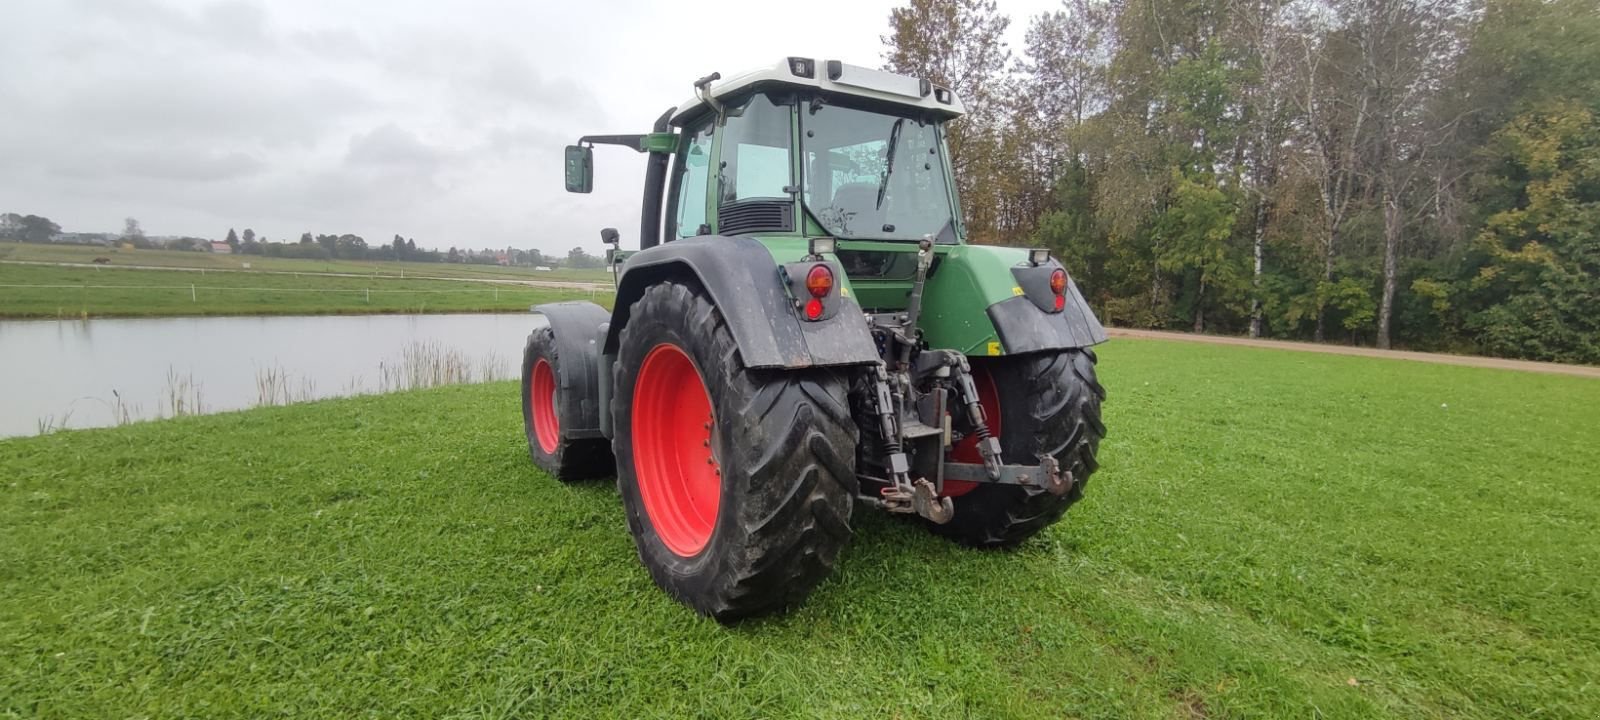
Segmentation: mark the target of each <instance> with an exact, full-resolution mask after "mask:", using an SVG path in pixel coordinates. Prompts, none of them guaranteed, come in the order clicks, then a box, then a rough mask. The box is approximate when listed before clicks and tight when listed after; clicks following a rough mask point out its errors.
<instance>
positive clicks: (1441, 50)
mask: <svg viewBox="0 0 1600 720" xmlns="http://www.w3.org/2000/svg"><path fill="white" fill-rule="evenodd" d="M1352 1H1353V2H1354V8H1353V10H1352V12H1351V15H1352V18H1351V25H1350V28H1349V32H1350V33H1351V34H1352V35H1353V36H1354V42H1355V45H1356V48H1357V49H1358V50H1359V56H1358V62H1357V65H1356V68H1355V71H1354V72H1355V75H1356V77H1357V78H1358V80H1359V82H1360V84H1361V89H1362V92H1363V109H1364V110H1365V111H1366V112H1367V113H1368V115H1369V120H1368V124H1369V125H1370V127H1371V129H1372V135H1371V148H1370V152H1371V157H1372V161H1371V163H1372V164H1371V169H1370V181H1371V182H1372V183H1373V184H1374V185H1375V187H1376V193H1377V195H1378V197H1379V202H1380V204H1381V208H1382V213H1383V291H1382V300H1381V301H1380V304H1379V306H1378V338H1377V345H1378V347H1380V348H1388V347H1389V345H1390V321H1391V319H1392V318H1393V315H1394V296H1395V289H1396V285H1397V281H1398V277H1399V250H1400V242H1401V234H1402V233H1403V232H1404V229H1405V226H1406V223H1407V221H1408V220H1409V219H1410V216H1409V215H1408V213H1407V210H1406V207H1405V205H1406V202H1407V200H1408V197H1407V196H1408V195H1409V194H1411V193H1412V192H1413V191H1414V190H1416V188H1415V183H1416V182H1417V181H1418V180H1420V179H1423V178H1426V177H1428V176H1429V172H1428V163H1429V162H1430V161H1431V160H1433V159H1434V158H1433V151H1434V150H1436V149H1437V148H1438V147H1439V146H1441V145H1443V144H1444V142H1445V138H1446V136H1447V133H1448V132H1449V131H1450V130H1451V129H1452V128H1453V127H1454V126H1455V125H1456V123H1457V122H1458V118H1457V119H1446V118H1439V117H1436V116H1434V115H1433V114H1432V113H1431V112H1430V110H1432V109H1434V106H1435V99H1436V97H1437V96H1438V94H1439V93H1440V92H1442V90H1443V89H1444V87H1445V86H1446V82H1447V78H1448V77H1449V75H1450V74H1451V73H1453V72H1454V70H1455V68H1456V66H1457V60H1458V56H1459V51H1460V47H1461V45H1460V42H1459V35H1458V29H1459V28H1458V25H1459V23H1460V22H1461V20H1462V18H1463V15H1464V13H1465V8H1464V6H1463V4H1462V2H1461V0H1352ZM1428 204H1430V203H1428V202H1424V203H1422V207H1426V206H1427V205H1428Z"/></svg>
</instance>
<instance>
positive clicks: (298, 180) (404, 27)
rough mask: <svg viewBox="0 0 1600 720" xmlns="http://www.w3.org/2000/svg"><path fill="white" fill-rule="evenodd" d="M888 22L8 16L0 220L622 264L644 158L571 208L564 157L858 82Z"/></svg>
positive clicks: (622, 8) (348, 3) (633, 6)
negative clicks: (615, 242) (760, 102)
mask: <svg viewBox="0 0 1600 720" xmlns="http://www.w3.org/2000/svg"><path fill="white" fill-rule="evenodd" d="M1011 4H1012V3H1003V9H1005V7H1004V6H1005V5H1011ZM1050 4H1051V3H1050V2H1046V0H1023V2H1022V4H1020V5H1018V6H1017V7H1015V8H1012V9H1010V10H1009V11H1010V12H1012V13H1013V15H1014V16H1015V17H1016V18H1017V19H1016V20H1014V23H1015V24H1016V25H1017V26H1018V28H1020V26H1021V25H1022V24H1023V23H1024V22H1025V20H1024V19H1023V16H1025V15H1026V14H1027V13H1032V12H1036V11H1038V10H1040V9H1044V8H1047V7H1049V6H1050ZM891 5H892V3H889V2H885V1H883V0H873V1H871V2H852V1H850V0H818V1H816V2H812V3H808V4H806V5H805V6H804V7H797V6H795V5H793V4H790V3H784V4H777V3H750V2H735V1H733V0H713V1H711V2H703V3H698V4H694V5H683V4H672V3H650V2H643V1H641V0H593V1H591V2H586V3H548V2H531V3H530V2H493V1H491V0H462V1H458V2H452V3H439V2H436V1H435V0H395V1H392V2H384V3H372V2H369V1H368V0H274V1H273V2H270V3H267V2H264V1H262V2H252V1H250V0H223V1H220V2H205V1H201V0H192V1H191V0H7V1H6V3H5V9H4V11H0V16H3V22H0V24H3V25H4V26H5V27H6V28H7V40H6V42H5V43H0V108H4V111H3V112H0V164H3V166H4V167H5V168H6V171H5V172H3V173H0V211H16V212H31V213H39V214H44V215H48V216H50V217H52V218H53V219H55V220H56V221H57V222H60V223H61V224H62V225H63V226H65V227H67V228H68V229H72V230H111V229H115V228H117V227H120V225H121V222H122V218H124V217H128V216H134V217H138V218H139V219H140V220H141V221H142V222H143V224H144V226H145V228H146V231H147V232H149V233H151V234H192V235H200V236H206V237H220V236H221V235H222V234H223V233H225V232H226V231H227V228H229V227H240V228H242V227H246V226H249V227H253V228H254V229H256V231H257V232H258V233H262V234H265V235H266V236H268V237H273V238H291V237H297V236H298V235H299V234H300V233H301V232H303V231H312V232H355V233H357V234H360V235H363V236H365V237H367V238H368V239H369V240H371V239H378V240H381V239H383V238H388V237H391V236H393V235H394V234H395V233H400V234H403V235H406V236H409V237H415V238H416V239H417V241H418V243H419V244H422V245H426V246H431V247H441V248H442V247H447V246H450V245H457V246H470V247H490V246H496V247H498V246H506V245H512V246H517V247H537V248H539V249H541V250H544V251H547V252H565V250H566V249H567V248H570V247H572V246H573V245H580V244H581V245H584V246H586V247H588V248H590V249H591V251H594V250H598V248H599V239H598V238H599V236H598V230H599V228H600V227H602V226H615V227H618V228H620V229H622V230H623V237H624V238H625V240H624V242H625V243H627V242H628V241H636V234H637V232H638V224H639V220H638V204H639V197H638V193H639V189H640V187H641V184H642V180H643V177H642V176H643V167H644V162H643V158H642V156H640V155H638V154H635V153H630V152H628V151H626V150H622V149H617V148H602V149H601V150H600V151H599V152H597V154H596V164H597V168H596V190H595V192H594V193H593V194H591V195H568V194H566V193H564V192H563V190H562V185H561V178H560V173H561V148H562V146H564V145H565V144H566V143H568V142H571V141H573V140H575V139H576V138H577V136H579V135H581V134H585V133H615V132H640V131H644V130H648V128H649V124H650V123H651V121H653V120H654V119H655V117H656V116H657V115H659V114H660V113H661V111H662V110H665V109H666V108H667V107H668V106H670V105H672V104H673V103H675V102H678V101H680V100H683V99H685V98H687V97H688V96H689V94H690V89H689V83H690V82H691V81H692V80H693V79H694V78H697V77H699V76H701V75H704V74H706V73H709V72H712V71H714V70H715V71H721V72H723V73H724V74H725V75H726V74H730V73H733V72H736V71H738V70H740V69H743V68H747V67H752V66H756V65H763V64H767V63H770V62H773V61H774V60H776V59H777V58H779V57H782V56H785V55H791V54H808V55H814V56H817V57H827V58H838V59H843V60H846V61H847V62H855V63H859V64H877V63H878V62H880V57H881V52H882V46H881V44H880V42H879V36H880V35H882V34H883V32H884V31H885V29H886V27H887V17H888V12H889V7H890V6H891ZM1014 34H1015V35H1016V37H1017V39H1020V29H1019V30H1017V32H1015V33H1014Z"/></svg>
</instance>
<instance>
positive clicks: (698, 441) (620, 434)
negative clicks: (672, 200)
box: [612, 282, 857, 622]
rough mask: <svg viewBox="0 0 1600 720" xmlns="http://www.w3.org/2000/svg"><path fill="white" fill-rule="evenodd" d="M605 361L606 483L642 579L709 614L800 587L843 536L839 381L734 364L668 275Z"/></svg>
mask: <svg viewBox="0 0 1600 720" xmlns="http://www.w3.org/2000/svg"><path fill="white" fill-rule="evenodd" d="M615 372H616V382H615V384H614V387H616V390H617V392H616V396H615V397H614V398H613V400H612V403H613V404H612V417H614V418H615V419H616V425H615V429H616V433H615V436H614V437H613V438H612V449H613V452H614V453H615V455H616V458H617V487H618V490H619V491H620V492H621V494H622V500H623V506H624V509H625V514H626V515H627V520H628V527H629V529H630V530H631V531H632V532H633V538H634V543H635V545H636V546H637V548H638V551H639V559H640V560H641V561H642V562H643V563H644V565H645V567H646V568H647V569H648V570H649V571H650V576H651V578H653V579H654V580H655V582H656V584H657V585H660V586H661V587H662V589H664V590H666V591H667V592H668V593H670V594H671V595H672V596H673V597H676V598H677V599H679V600H681V601H682V602H684V603H685V604H687V605H689V606H690V607H692V608H694V609H695V610H696V611H698V612H700V613H702V614H704V615H709V616H711V617H714V618H716V619H717V620H719V621H722V622H731V621H734V620H738V619H740V618H745V617H749V616H752V615H759V614H763V613H767V612H771V611H775V610H778V609H781V608H784V607H787V606H790V605H793V604H796V603H798V602H799V601H800V600H802V599H803V598H805V597H806V595H808V594H809V593H810V592H811V591H812V589H814V588H815V587H816V586H817V584H818V583H820V582H821V581H822V579H823V578H824V577H826V576H827V575H828V573H829V572H830V571H831V570H832V569H833V565H834V562H835V561H836V560H837V559H838V557H839V553H840V551H841V550H842V549H843V548H844V546H845V544H846V543H847V542H848V541H849V539H850V534H851V531H850V513H851V510H852V507H853V505H854V502H855V495H856V478H855V468H854V462H855V445H856V439H857V435H856V428H855V425H854V423H853V422H852V421H851V418H850V410H849V405H848V402H847V397H846V392H847V384H846V382H845V380H844V378H843V377H842V376H841V375H839V374H838V373H836V372H833V371H830V370H823V369H815V370H803V371H772V370H751V369H747V368H745V367H744V363H743V361H742V359H741V357H740V355H739V351H738V345H737V344H736V343H735V342H734V340H733V336H732V334H731V333H730V331H729V330H728V326H727V324H726V323H725V322H724V320H723V318H722V314H721V313H720V312H719V311H718V310H717V308H716V306H715V305H713V304H712V303H711V301H710V300H709V299H708V298H707V297H706V296H705V295H704V293H703V292H702V291H701V290H700V289H699V288H698V287H697V286H694V285H690V284H685V283H679V282H664V283H661V284H659V285H656V286H654V287H651V288H650V289H649V290H647V291H646V292H645V293H644V295H643V296H642V297H641V298H640V299H639V300H638V301H637V302H636V303H635V304H634V305H633V307H632V309H631V311H630V316H629V321H628V325H627V327H625V328H624V329H623V331H622V336H621V339H620V347H619V350H618V358H617V364H616V370H615Z"/></svg>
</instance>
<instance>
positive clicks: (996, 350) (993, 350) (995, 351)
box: [989, 342, 1000, 355]
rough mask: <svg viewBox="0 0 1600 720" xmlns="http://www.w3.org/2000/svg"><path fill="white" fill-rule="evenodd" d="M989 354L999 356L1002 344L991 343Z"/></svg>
mask: <svg viewBox="0 0 1600 720" xmlns="http://www.w3.org/2000/svg"><path fill="white" fill-rule="evenodd" d="M989 354H990V355H999V354H1000V343H997V342H990V343H989Z"/></svg>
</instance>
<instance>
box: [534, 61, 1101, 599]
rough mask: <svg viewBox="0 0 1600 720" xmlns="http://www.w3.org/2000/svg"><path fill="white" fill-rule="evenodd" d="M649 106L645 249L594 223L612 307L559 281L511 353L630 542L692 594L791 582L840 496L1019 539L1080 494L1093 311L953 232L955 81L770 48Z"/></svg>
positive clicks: (817, 547)
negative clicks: (743, 70) (737, 70)
mask: <svg viewBox="0 0 1600 720" xmlns="http://www.w3.org/2000/svg"><path fill="white" fill-rule="evenodd" d="M718 80H720V76H719V75H711V76H708V77H706V78H702V79H701V80H699V81H697V82H696V83H695V85H694V87H695V92H696V96H695V99H693V100H691V101H689V102H686V103H684V104H682V105H680V106H678V107H676V108H673V109H672V110H669V111H668V112H667V113H665V114H663V115H662V116H661V118H660V119H659V120H657V122H656V124H655V127H654V128H653V130H652V132H650V133H645V134H638V135H599V136H586V137H584V138H582V139H580V141H579V144H578V145H575V146H571V147H569V148H567V153H566V183H567V188H568V190H570V191H573V192H588V191H589V190H590V189H591V188H592V185H593V172H592V167H593V163H592V148H593V146H594V145H621V146H625V147H629V148H631V149H633V150H636V151H639V152H641V153H645V154H646V156H647V171H646V179H645V187H644V197H643V201H642V204H641V218H642V219H641V228H640V233H639V234H640V242H639V244H640V249H639V250H630V251H623V250H621V249H620V247H617V245H618V239H619V236H618V233H617V232H616V231H615V230H610V229H607V230H606V231H604V232H602V237H603V238H604V239H605V240H606V241H607V242H608V243H612V244H613V246H614V247H613V250H612V251H611V252H610V253H609V254H608V257H609V258H610V261H611V263H612V267H613V270H614V272H615V274H616V277H617V297H616V303H615V308H614V310H612V311H606V310H604V309H603V308H600V307H599V306H596V305H593V304H591V303H555V304H551V305H542V306H537V307H535V308H534V312H535V313H536V314H538V315H539V316H540V318H541V322H540V324H539V326H538V327H537V328H536V329H535V331H534V332H533V334H532V335H530V337H529V341H528V347H527V352H526V356H525V358H524V363H523V406H524V407H523V410H524V421H525V423H524V424H525V431H526V434H527V437H528V443H529V449H530V454H531V455H532V457H533V459H534V461H535V462H536V463H537V464H539V465H540V466H541V467H543V468H544V469H546V470H547V471H550V472H551V473H553V474H555V475H557V476H558V477H561V478H563V479H579V478H585V477H594V476H606V475H609V474H611V473H612V472H613V471H614V472H615V473H616V476H617V482H618V489H619V491H620V492H621V494H622V496H623V500H624V504H625V506H626V508H627V515H628V520H629V525H630V528H631V530H632V532H633V534H634V538H635V541H636V544H637V546H638V549H639V554H640V558H641V560H643V562H644V564H645V565H646V567H647V568H649V570H650V572H651V574H652V576H653V577H654V578H655V580H656V581H657V583H659V584H660V585H661V586H662V587H663V588H664V589H666V590H667V591H668V592H669V593H671V594H673V595H674V596H676V597H677V598H679V599H680V600H682V601H684V602H685V603H687V604H689V605H690V606H692V607H694V608H695V609H696V610H698V611H700V612H702V613H705V614H708V615H712V616H714V617H717V618H718V619H720V620H724V621H727V620H733V619H737V618H741V617H746V616H749V615H753V614H759V613H763V612H769V611H772V610H776V609H780V608H783V607H786V606H790V605H792V604H794V603H796V602H798V601H799V600H801V599H802V598H804V597H805V595H806V594H807V593H809V592H810V591H811V589H812V588H813V587H814V586H815V585H817V584H818V583H819V582H820V581H821V579H822V578H823V577H824V576H825V575H826V574H827V572H828V570H829V569H831V567H832V565H833V563H834V561H835V559H836V558H837V556H838V553H839V550H840V549H841V548H842V547H843V544H844V543H845V542H846V541H847V540H848V538H849V536H850V532H851V530H850V517H851V515H852V513H853V512H854V510H855V508H856V507H857V506H868V507H874V508H878V509H882V510H886V511H889V512H892V513H904V514H909V515H916V516H919V517H921V518H923V520H924V521H925V522H926V523H927V524H928V526H929V527H930V529H932V530H933V531H934V532H936V533H939V534H942V535H946V536H948V537H951V538H952V539H954V540H957V541H959V542H963V543H966V544H969V545H974V546H1006V545H1012V544H1015V543H1018V542H1021V541H1022V540H1024V539H1026V538H1027V537H1029V536H1031V535H1033V534H1035V533H1037V532H1038V531H1040V530H1042V529H1043V528H1045V527H1047V526H1049V525H1050V524H1052V523H1054V522H1055V521H1056V520H1058V519H1059V518H1060V517H1061V516H1062V514H1063V513H1064V512H1065V511H1066V509H1067V507H1068V506H1070V505H1071V504H1072V503H1073V502H1075V501H1076V500H1077V499H1078V498H1079V497H1081V496H1082V492H1083V487H1084V483H1085V482H1086V481H1087V480H1088V476H1089V474H1090V473H1092V472H1093V471H1094V469H1095V467H1096V463H1095V458H1094V453H1095V450H1096V448H1097V446H1098V443H1099V440H1100V438H1101V437H1102V436H1103V435H1104V432H1105V428H1104V426H1103V425H1102V424H1101V422H1100V402H1101V400H1102V399H1103V397H1104V391H1103V389H1102V388H1101V386H1100V385H1099V383H1098V381H1097V380H1096V378H1095V372H1094V363H1095V356H1094V354H1093V352H1092V351H1091V350H1090V349H1089V347H1090V346H1092V345H1094V344H1097V343H1100V342H1103V341H1104V340H1105V331H1104V329H1103V328H1102V327H1101V325H1100V323H1099V322H1098V321H1097V320H1096V319H1095V317H1094V315H1093V313H1092V312H1090V310H1089V308H1088V306H1087V304H1086V303H1085V302H1084V299H1083V297H1082V295H1081V294H1080V293H1079V291H1078V289H1077V287H1076V286H1075V285H1074V284H1073V283H1072V281H1071V278H1070V275H1069V274H1068V273H1067V272H1066V269H1065V268H1063V267H1062V266H1061V265H1060V264H1059V263H1058V262H1057V261H1056V260H1055V259H1054V258H1052V257H1050V255H1049V253H1048V252H1047V251H1044V250H1030V249H1023V248H1007V247H993V246H981V245H969V244H967V243H966V237H965V235H966V231H965V228H964V227H963V225H962V222H961V212H960V204H959V200H958V198H957V195H956V191H955V182H954V178H953V169H952V167H951V165H950V162H949V157H948V152H947V149H946V145H945V129H946V126H947V124H948V123H950V122H952V121H957V119H958V118H959V117H960V115H961V113H962V106H961V103H960V100H959V98H957V97H956V96H955V95H954V93H952V92H951V91H950V90H949V89H947V88H944V87H940V86H938V85H935V84H933V83H930V82H927V81H923V80H918V79H915V78H907V77H903V76H897V75H892V74H889V73H885V72H882V71H878V70H872V69H868V68H861V67H855V66H851V65H845V64H843V63H840V62H837V61H828V62H818V61H814V60H811V59H808V58H787V59H785V60H784V61H783V62H780V63H777V64H776V65H774V66H771V67H767V68H762V69H760V70H757V71H755V72H752V73H748V74H746V75H743V76H740V77H736V78H732V79H730V80H727V81H724V82H717V81H718Z"/></svg>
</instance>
